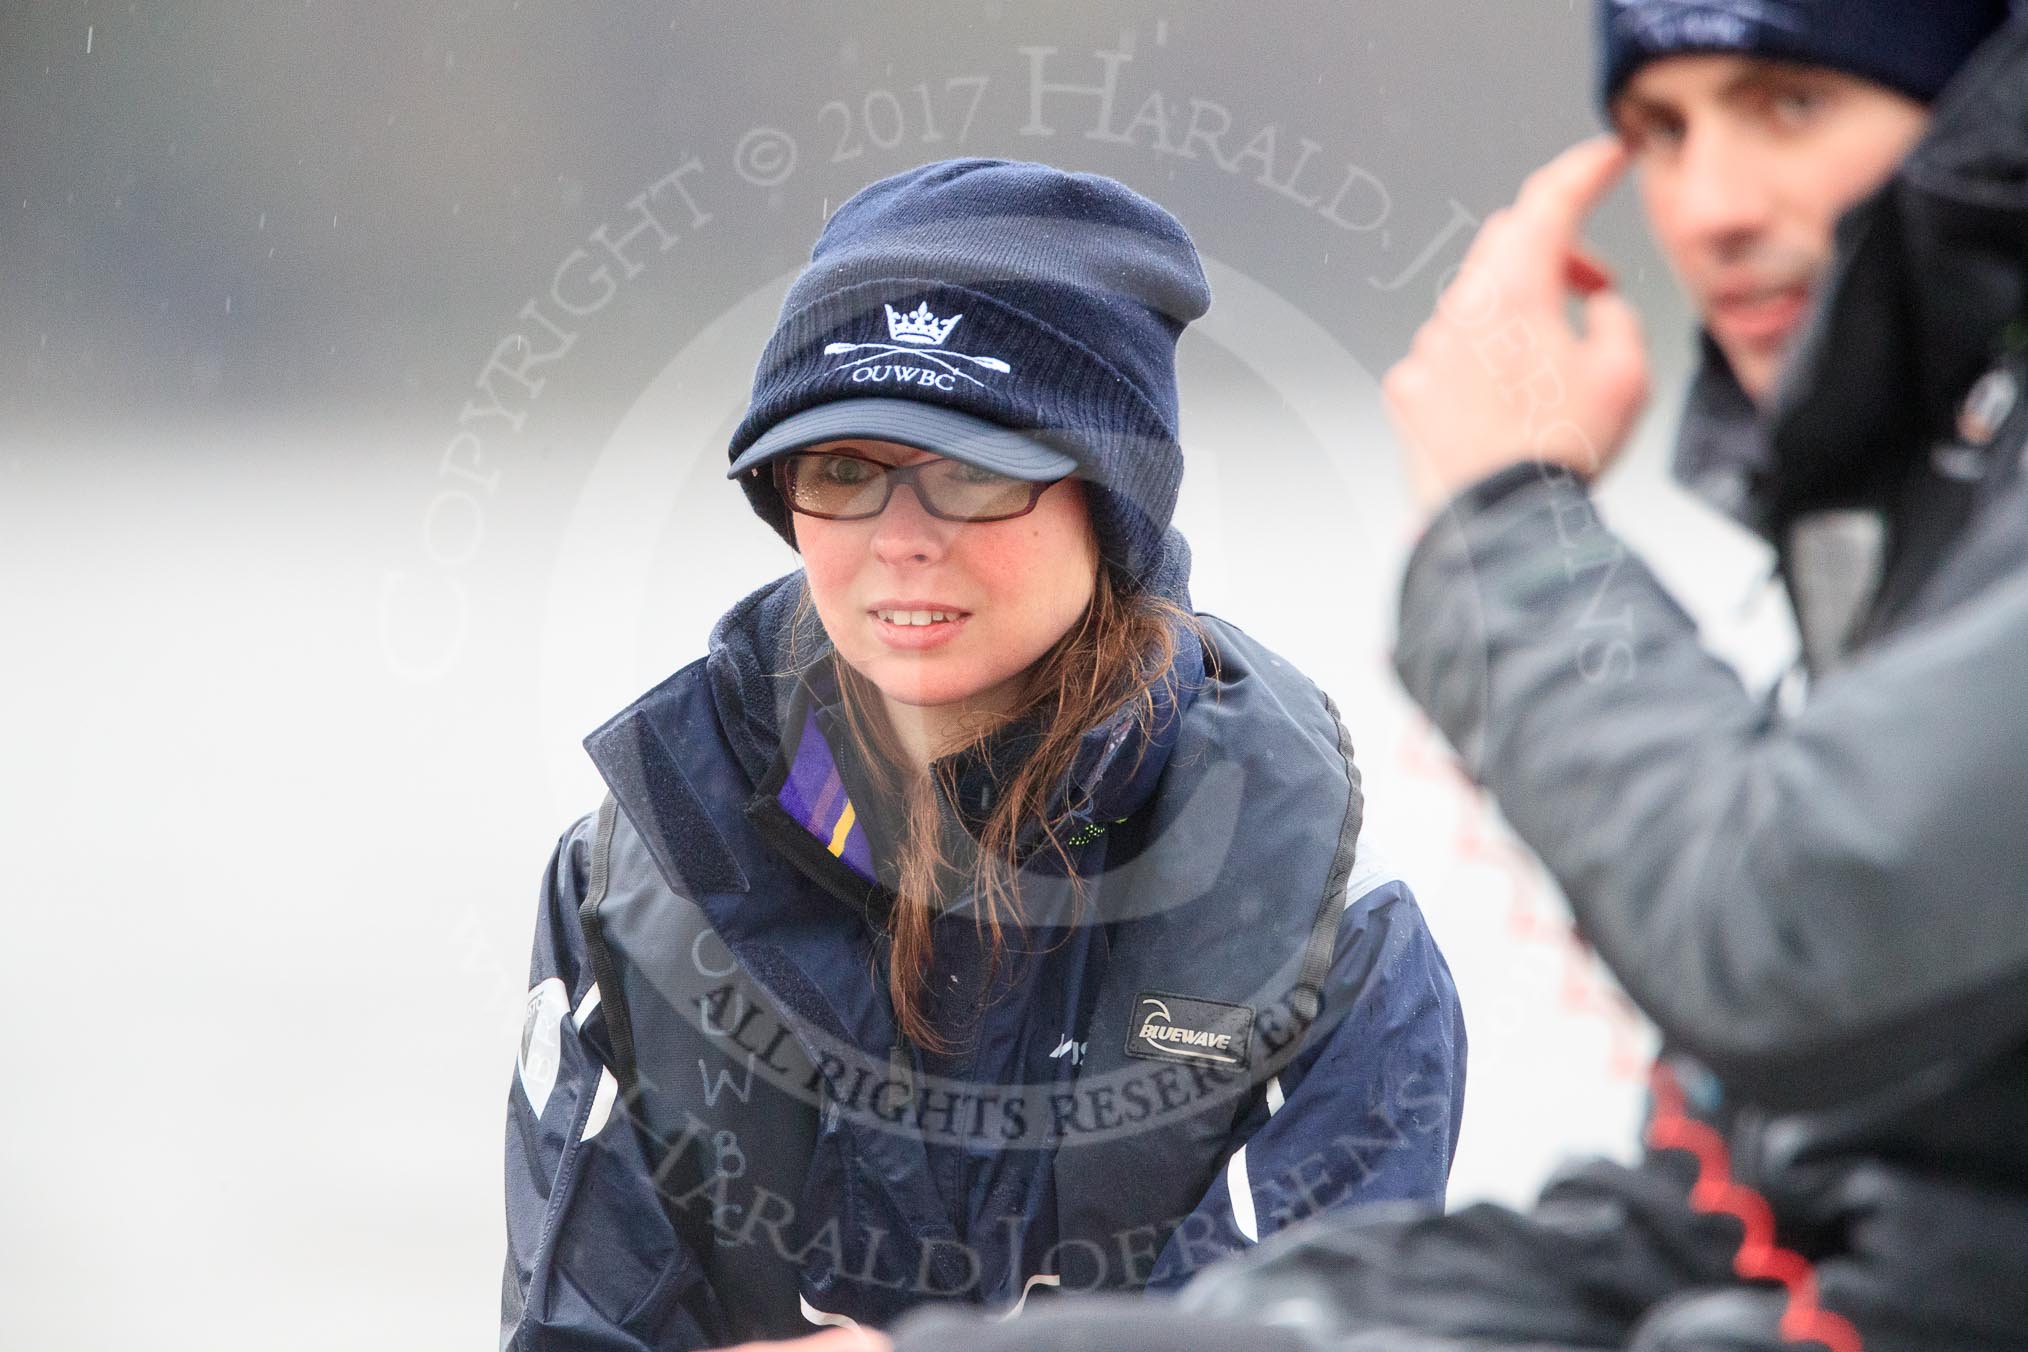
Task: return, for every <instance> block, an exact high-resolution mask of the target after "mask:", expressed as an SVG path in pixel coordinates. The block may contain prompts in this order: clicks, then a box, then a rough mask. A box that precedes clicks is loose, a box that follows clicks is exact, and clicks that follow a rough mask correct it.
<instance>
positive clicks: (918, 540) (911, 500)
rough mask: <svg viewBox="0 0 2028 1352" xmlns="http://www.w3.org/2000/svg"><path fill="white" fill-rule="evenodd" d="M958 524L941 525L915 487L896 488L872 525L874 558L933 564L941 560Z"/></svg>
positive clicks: (907, 485) (890, 561)
mask: <svg viewBox="0 0 2028 1352" xmlns="http://www.w3.org/2000/svg"><path fill="white" fill-rule="evenodd" d="M957 524H958V523H957V522H954V521H939V520H937V518H935V517H933V516H931V515H930V514H929V512H928V510H926V509H925V508H924V507H923V505H922V497H921V495H920V494H919V493H918V491H917V489H916V486H915V485H914V484H897V485H896V486H895V489H894V493H893V496H891V497H889V498H888V500H887V506H886V507H885V508H883V509H882V510H881V513H880V516H879V518H878V519H877V520H875V522H874V524H873V554H874V557H875V558H877V559H879V560H880V561H881V562H882V563H931V562H934V561H935V560H937V559H939V558H942V557H943V554H944V551H945V549H947V548H948V547H949V545H950V538H951V532H952V531H954V530H955V529H956V528H957Z"/></svg>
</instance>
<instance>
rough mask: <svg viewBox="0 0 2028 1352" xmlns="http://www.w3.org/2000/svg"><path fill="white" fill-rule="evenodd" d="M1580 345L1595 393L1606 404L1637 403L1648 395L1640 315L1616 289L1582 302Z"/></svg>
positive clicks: (1602, 292)
mask: <svg viewBox="0 0 2028 1352" xmlns="http://www.w3.org/2000/svg"><path fill="white" fill-rule="evenodd" d="M1584 346H1585V351H1586V357H1587V360H1588V362H1589V365H1590V369H1591V378H1592V379H1593V380H1594V381H1595V382H1597V384H1598V386H1599V393H1600V394H1601V395H1602V396H1604V398H1605V399H1606V400H1607V401H1608V402H1610V403H1617V404H1625V405H1630V406H1638V405H1639V404H1641V403H1643V402H1645V401H1646V399H1647V396H1648V349H1647V343H1646V342H1645V341H1644V340H1643V338H1642V337H1641V317H1640V315H1639V314H1638V313H1637V312H1636V311H1635V309H1634V307H1633V306H1631V305H1629V304H1627V301H1626V297H1624V296H1622V295H1620V293H1619V292H1617V291H1600V292H1598V293H1596V294H1595V295H1592V296H1590V297H1588V298H1586V300H1585V302H1584Z"/></svg>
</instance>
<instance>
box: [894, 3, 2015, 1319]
mask: <svg viewBox="0 0 2028 1352" xmlns="http://www.w3.org/2000/svg"><path fill="white" fill-rule="evenodd" d="M2006 9H2007V6H2006V5H2005V4H2003V3H2000V0H1701V2H1700V0H1601V2H1600V4H1599V13H1600V20H1601V33H1602V56H1603V62H1602V66H1603V82H1602V95H1603V99H1604V103H1605V107H1606V110H1607V113H1608V116H1609V118H1610V121H1611V124H1612V127H1613V131H1614V135H1613V136H1611V137H1607V138H1600V139H1598V140H1596V141H1592V142H1588V143H1585V144H1583V145H1580V146H1577V147H1575V148H1573V149H1572V150H1571V151H1569V152H1567V153H1566V154H1564V155H1563V156H1561V157H1560V158H1558V159H1557V160H1556V161H1554V162H1553V163H1551V164H1550V165H1548V166H1547V167H1545V168H1544V169H1542V170H1541V171H1539V172H1538V173H1536V174H1535V175H1534V176H1533V177H1531V178H1530V179H1529V181H1528V183H1527V184H1526V186H1525V187H1524V188H1523V190H1522V192H1521V194H1520V197H1519V199H1518V200H1517V201H1516V202H1515V204H1514V205H1513V206H1512V207H1510V208H1508V209H1507V210H1505V211H1502V212H1498V213H1496V214H1495V215H1494V216H1493V217H1492V218H1491V219H1489V220H1488V221H1487V222H1486V225H1485V227H1484V229H1483V231H1482V233H1481V234H1480V236H1479V238H1478V240H1477V241H1476V242H1475V244H1474V246H1473V248H1472V250H1471V252H1470V254H1469V256H1468V257H1467V260H1466V262H1465V264H1464V265H1463V267H1462V268H1461V269H1460V272H1459V275H1458V278H1457V280H1456V282H1455V284H1454V285H1453V286H1452V287H1451V288H1450V290H1449V291H1448V292H1447V294H1446V295H1445V297H1444V298H1443V301H1442V302H1441V303H1440V305H1439V307H1438V310H1437V313H1436V315H1435V316H1434V317H1433V318H1432V319H1431V320H1430V322H1429V323H1428V324H1427V325H1425V326H1424V328H1423V330H1422V331H1421V333H1420V334H1419V335H1418V336H1417V338H1416V341H1415V345H1414V348H1413V350H1412V351H1411V353H1410V354H1409V356H1408V357H1407V358H1406V359H1405V360H1404V361H1403V362H1402V363H1401V364H1400V365H1399V366H1398V367H1396V368H1395V370H1394V371H1393V372H1391V373H1390V374H1389V376H1388V379H1387V382H1386V395H1387V399H1388V403H1389V406H1390V410H1391V412H1392V414H1393V416H1394V418H1395V421H1396V424H1397V427H1398V429H1399V431H1400V432H1401V434H1402V438H1403V440H1404V442H1405V443H1406V445H1407V447H1408V448H1409V450H1410V453H1411V460H1412V464H1413V467H1414V471H1415V474H1416V476H1417V477H1418V479H1419V480H1420V482H1421V485H1422V489H1423V491H1424V493H1425V496H1426V498H1427V499H1428V500H1429V501H1430V502H1431V503H1432V504H1434V503H1439V502H1447V503H1448V506H1446V507H1445V508H1444V509H1443V511H1442V512H1441V514H1440V515H1439V516H1438V517H1437V519H1436V521H1435V522H1434V524H1433V525H1432V526H1431V528H1430V529H1429V531H1428V533H1427V534H1426V535H1425V536H1424V538H1423V540H1422V541H1421V543H1420V544H1419V545H1418V547H1417V549H1416V551H1415V553H1414V556H1413V558H1412V559H1411V562H1410V565H1409V568H1408V572H1407V576H1406V579H1405V582H1404V587H1403V595H1402V601H1401V636H1400V642H1399V646H1398V652H1397V665H1398V668H1399V670H1400V673H1401V676H1402V679H1403V681H1404V683H1405V684H1406V686H1407V688H1408V690H1409V692H1410V693H1411V694H1412V695H1413V696H1414V697H1415V698H1416V699H1417V700H1418V701H1419V702H1420V703H1421V704H1422V705H1423V707H1424V708H1425V709H1426V710H1428V711H1429V713H1430V715H1431V717H1432V718H1433V719H1434V720H1435V722H1436V723H1437V725H1438V726H1439V727H1441V728H1442V730H1443V731H1444V733H1445V734H1446V735H1447V736H1448V737H1449V739H1450V740H1451V743H1452V745H1453V746H1455V747H1456V748H1457V750H1458V752H1459V754H1460V756H1461V757H1462V758H1463V760H1464V762H1465V764H1466V766H1467V768H1468V769H1469V770H1470V771H1471V773H1472V774H1473V775H1474V777H1475V778H1476V779H1478V780H1479V781H1480V782H1481V783H1483V784H1484V785H1486V786H1487V787H1488V788H1489V789H1490V790H1491V791H1492V792H1493V793H1494V794H1495V796H1496V797H1497V798H1498V800H1499V803H1500V806H1501V808H1502V810H1503V811H1504V812H1505V814H1506V816H1507V818H1508V819H1509V821H1510V822H1512V823H1513V825H1514V827H1515V829H1516V830H1517V831H1518V832H1519V833H1520V834H1521V835H1522V836H1523V837H1524V838H1525V839H1526V840H1527V841H1528V843H1529V844H1530V845H1531V846H1532V847H1533V848H1534V849H1535V850H1536V851H1537V852H1538V853H1539V854H1540V855H1541V856H1542V858H1543V860H1544V861H1545V862H1546V863H1547V864H1548V866H1549V868H1550V869H1551V870H1552V872H1553V873H1554V874H1555V875H1556V877H1557V878H1558V880H1559V881H1560V882H1561V884H1562V885H1563V887H1564V889H1565V891H1566V892H1567V893H1568V895H1569V898H1570V901H1571V904H1572V907H1573V909H1574V910H1575V913H1576V917H1577V921H1578V925H1579V927H1580V929H1581V930H1582V932H1583V933H1584V934H1585V936H1586V937H1587V938H1588V939H1589V940H1590V942H1591V943H1593V944H1594V945H1595V946H1596V947H1597V949H1598V951H1599V953H1600V954H1601V956H1602V957H1603V958H1604V960H1605V961H1606V962H1607V963H1608V964H1609V965H1610V966H1611V967H1612V969H1613V971H1614V972H1615V973H1616V974H1617V976H1618V977H1619V979H1620V980H1621V981H1622V982H1623V983H1624V985H1625V986H1626V988H1627V990H1628V992H1629V993H1630V994H1631V995H1632V996H1633V998H1634V999H1635V1001H1636V1002H1638V1003H1639V1004H1640V1005H1641V1006H1642V1008H1643V1009H1644V1010H1646V1011H1647V1013H1648V1014H1649V1015H1650V1016H1651V1017H1652V1018H1653V1019H1654V1021H1655V1023H1656V1024H1657V1025H1658V1026H1659V1028H1660V1030H1661V1032H1662V1035H1663V1039H1664V1052H1663V1055H1662V1058H1661V1060H1660V1061H1659V1062H1658V1065H1657V1067H1656V1071H1655V1076H1654V1092H1653V1103H1652V1113H1651V1117H1650V1120H1649V1122H1648V1125H1647V1127H1646V1131H1645V1140H1644V1145H1645V1147H1646V1152H1645V1154H1644V1156H1643V1157H1642V1159H1641V1161H1640V1162H1639V1164H1638V1165H1636V1166H1634V1167H1630V1168H1628V1167H1620V1166H1617V1165H1612V1164H1608V1163H1604V1162H1595V1163H1591V1164H1587V1165H1583V1166H1580V1167H1578V1168H1575V1169H1572V1170H1569V1171H1567V1172H1566V1173H1564V1174H1563V1175H1561V1176H1559V1177H1558V1178H1557V1179H1555V1180H1553V1181H1552V1182H1551V1183H1550V1185H1549V1186H1548V1188H1547V1189H1546V1190H1545V1192H1544V1193H1543V1195H1542V1198H1541V1199H1540V1201H1539V1202H1538V1203H1537V1204H1536V1206H1535V1207H1534V1208H1533V1209H1532V1210H1530V1211H1527V1212H1522V1213H1517V1212H1514V1211H1510V1210H1506V1209H1504V1208H1498V1207H1492V1206H1479V1207H1473V1208H1469V1209H1467V1210H1464V1211H1462V1212H1459V1213H1456V1214H1454V1215H1451V1216H1448V1217H1429V1216H1422V1217H1414V1216H1400V1215H1386V1214H1379V1213H1377V1212H1374V1211H1368V1212H1365V1213H1355V1214H1354V1215H1352V1216H1350V1217H1348V1218H1345V1219H1343V1220H1338V1221H1331V1222H1324V1223H1320V1224H1312V1225H1307V1226H1300V1227H1296V1228H1294V1229H1293V1230H1292V1231H1290V1232H1289V1233H1288V1234H1286V1235H1285V1236H1281V1237H1278V1238H1271V1239H1269V1240H1267V1241H1266V1242H1264V1243H1263V1244H1262V1246H1261V1248H1260V1249H1259V1250H1257V1251H1255V1252H1254V1253H1252V1254H1250V1255H1248V1256H1245V1257H1241V1258H1237V1259H1234V1260H1232V1261H1230V1262H1227V1263H1222V1264H1219V1265H1216V1266H1214V1267H1213V1268H1211V1269H1209V1270H1208V1271H1207V1272H1206V1273H1205V1274H1203V1275H1202V1276H1200V1277H1199V1278H1198V1279H1197V1280H1196V1281H1195V1282H1194V1283H1193V1284H1192V1285H1191V1286H1190V1287H1188V1288H1186V1290H1185V1292H1184V1293H1183V1295H1182V1296H1181V1298H1180V1300H1181V1308H1180V1310H1178V1311H1163V1310H1161V1309H1160V1308H1159V1307H1152V1306H1149V1305H1145V1304H1143V1305H1139V1306H1124V1305H1120V1304H1114V1303H1092V1304H1087V1305H1084V1306H1082V1307H1079V1306H1074V1305H1069V1304H1064V1305H1059V1306H1058V1307H1056V1308H1055V1309H1054V1310H1053V1311H1050V1312H1046V1313H1043V1314H1041V1315H1039V1316H1031V1317H1029V1318H1024V1320H1022V1321H1020V1322H1019V1323H1018V1324H1012V1325H1006V1326H1003V1327H1002V1328H1000V1329H997V1330H992V1331H988V1330H985V1329H969V1328H968V1329H966V1330H965V1336H966V1338H967V1340H968V1342H967V1345H968V1347H969V1348H970V1349H971V1352H990V1349H994V1348H998V1347H1003V1346H1005V1347H1017V1346H1018V1347H1089V1348H1094V1349H1097V1348H1144V1347H1145V1348H1150V1349H1152V1348H1156V1347H1161V1348H1170V1349H1194V1348H1206V1349H1209V1348H1228V1347H1230V1348H1237V1347H1247V1348H1269V1347H1283V1346H1286V1347H1311V1346H1320V1345H1321V1346H1331V1347H1334V1348H1340V1349H1346V1352H1350V1349H1381V1348H1385V1349H1390V1350H1392V1352H1421V1350H1429V1349H1464V1348H1475V1349H1520V1348H1531V1349H1551V1348H1579V1347H1582V1348H1622V1347H1628V1348H1639V1349H1643V1350H1644V1352H1655V1350H1657V1349H1690V1348H1696V1349H1719V1348H1727V1349H1764V1348H1777V1347H1786V1346H1800V1347H1806V1348H1807V1347H1823V1348H1827V1349H1831V1350H1832V1352H1854V1350H1856V1349H1862V1348H1864V1349H1872V1352H1897V1350H1900V1349H1908V1350H1910V1352H1913V1350H1914V1349H1923V1350H1924V1352H1944V1350H1945V1349H1997V1348H2002V1347H2014V1348H2018V1347H2020V1346H2022V1345H2023V1339H2024V1336H2028V1335H2024V1333H2023V1330H2028V1280H2024V1276H2028V815H2024V805H2028V483H2024V474H2023V469H2022V459H2023V446H2024V441H2028V413H2024V412H2023V411H2022V406H2023V405H2024V404H2028V400H2023V399H2021V398H2020V395H2021V394H2022V392H2023V390H2024V382H2028V327H2024V325H2023V322H2022V321H2023V320H2024V319H2028V24H2021V23H2016V24H2013V25H2011V26H2006V19H2007V15H2006ZM2003 26H2005V27H2004V31H2000V32H1997V35H1996V30H2002V29H2003ZM1975 51H1976V55H1975ZM1968 63H1969V64H1968ZM1946 85H1949V86H1950V87H1949V89H1948V90H1946V88H1945V87H1946ZM1630 165H1631V167H1632V168H1633V169H1634V170H1635V173H1636V177H1637V179H1638V181H1639V190H1640V196H1641V201H1642V205H1643V207H1644V209H1645V211H1646V214H1647V217H1648V220H1649V223H1650V225H1651V227H1652V229H1653V231H1654V234H1655V237H1656V239H1657V241H1658V243H1659V244H1660V246H1661V249H1662V251H1663V253H1664V254H1665V255H1666V256H1667V257H1668V259H1669V261H1670V263H1671V264H1672V266H1673V267H1674V269H1675V270H1676V272H1677V273H1678V275H1679V278H1680V280H1681V281H1682V283H1683V285H1684V287H1685V289H1686V291H1687V292H1688V294H1689V296H1690V299H1691V301H1692V303H1693V305H1694V307H1695V308H1696V310H1697V312H1698V314H1699V317H1700V319H1701V321H1702V325H1703V336H1704V367H1703V370H1702V372H1701V374H1700V375H1699V377H1698V380H1697V382H1696V384H1695V386H1694V388H1693V391H1692V394H1691V398H1690V405H1689V409H1688V413H1687V416H1686V418H1685V422H1684V427H1683V433H1682V438H1681V442H1680V445H1679V450H1678V457H1677V469H1678V472H1679V475H1680V476H1681V477H1682V478H1683V479H1684V480H1685V482H1686V483H1687V484H1689V486H1690V487H1692V488H1693V489H1694V490H1695V491H1697V492H1698V493H1700V494H1702V495H1703V496H1704V497H1705V498H1707V499H1708V500H1710V501H1712V502H1714V503H1716V504H1717V505H1718V506H1719V507H1720V508H1721V509H1722V510H1724V511H1726V512H1728V513H1730V514H1731V515H1732V516H1734V517H1735V518H1736V519H1738V520H1740V521H1742V522H1743V523H1745V524H1746V525H1748V526H1749V527H1750V528H1752V529H1753V530H1755V531H1757V532H1759V533H1760V534H1761V535H1762V536H1763V537H1764V538H1766V539H1767V540H1768V541H1769V542H1770V543H1771V544H1772V545H1773V547H1774V548H1775V551H1776V554H1777V557H1778V560H1779V564H1780V568H1781V573H1782V576H1783V579H1784V581H1785V582H1786V584H1787V587H1788V591H1789V594H1790V597H1791V599H1792V600H1793V602H1794V605H1795V609H1796V613H1797V618H1798V627H1799V631H1800V633H1801V636H1802V640H1803V658H1804V664H1805V668H1806V672H1807V678H1808V684H1809V686H1810V692H1809V698H1808V699H1807V701H1806V702H1804V703H1803V705H1802V707H1801V708H1800V709H1798V710H1796V711H1794V712H1793V713H1782V712H1779V711H1778V710H1777V709H1776V707H1775V706H1774V705H1773V703H1772V702H1771V701H1766V700H1760V699H1756V698H1754V697H1752V696H1750V695H1749V694H1748V693H1747V692H1746V691H1745V690H1744V689H1743V688H1742V687H1741V685H1740V683H1739V681H1738V679H1737V678H1736V677H1735V675H1734V674H1733V673H1732V671H1731V670H1730V669H1729V668H1727V667H1726V666H1725V665H1724V664H1722V663H1720V662H1719V661H1718V660H1716V659H1715V658H1713V657H1712V656H1710V655H1709V654H1708V653H1706V652H1705V650H1704V649H1703V648H1702V647H1701V646H1700V644H1699V642H1698V637H1697V633H1696V629H1695V626H1694V625H1693V623H1692V622H1691V620H1690V619H1689V618H1688V616H1687V615H1685V614H1684V612H1683V611H1682V610H1681V609H1680V608H1679V607H1678V606H1677V605H1676V604H1675V603H1674V602H1673V601H1672V600H1671V599H1670V597H1669V596H1668V595H1667V593H1666V592H1665V591H1664V590H1663V589H1662V587H1661V586H1660V584H1659V583H1658V582H1657V581H1656V579H1655V578H1654V576H1653V575H1652V574H1651V573H1650V572H1649V571H1648V569H1647V568H1646V567H1645V566H1644V565H1643V564H1642V563H1641V562H1640V561H1639V560H1638V559H1637V558H1636V557H1634V556H1633V555H1632V554H1631V553H1630V552H1629V551H1628V550H1627V548H1626V547H1625V546H1624V545H1623V544H1622V543H1621V542H1620V541H1619V539H1618V538H1617V537H1616V536H1615V535H1614V534H1613V533H1612V532H1611V531H1610V530H1609V529H1607V528H1606V526H1605V525H1604V524H1603V523H1602V522H1601V521H1600V519H1599V517H1598V515H1597V514H1596V512H1595V510H1594V507H1593V504H1592V501H1591V498H1590V496H1589V493H1588V490H1587V484H1588V482H1589V481H1590V480H1591V478H1592V477H1593V476H1595V475H1596V474H1597V473H1598V472H1600V471H1601V470H1603V469H1605V468H1606V467H1607V466H1609V465H1610V464H1611V463H1612V461H1613V460H1614V458H1615V457H1616V456H1617V455H1618V454H1619V452H1620V449H1621V447H1622V446H1623V444H1624V443H1625V441H1626V439H1627V435H1628V433H1629V430H1630V429H1631V427H1632V426H1633V424H1634V422H1635V420H1636V418H1637V417H1638V415H1639V414H1640V412H1641V410H1642V407H1643V404H1644V402H1645V400H1646V392H1647V383H1648V377H1647V363H1646V358H1645V356H1644V353H1643V348H1642V344H1641V339H1640V336H1639V329H1638V325H1637V322H1636V318H1635V316H1634V315H1633V313H1632V311H1631V310H1630V309H1629V308H1628V306H1627V305H1626V303H1625V302H1624V301H1623V300H1621V299H1620V298H1619V297H1618V296H1617V294H1616V293H1615V292H1614V291H1613V289H1612V283H1611V277H1610V274H1609V273H1608V272H1607V270H1606V269H1605V268H1604V267H1603V266H1602V265H1601V264H1599V263H1598V262H1597V261H1596V260H1594V259H1592V258H1591V257H1590V256H1589V255H1588V254H1587V253H1586V252H1585V251H1584V250H1583V248H1582V247H1581V246H1580V244H1579V235H1580V231H1581V228H1582V225H1583V222H1584V220H1585V218H1586V217H1587V215H1588V214H1589V213H1590V211H1591V210H1592V208H1593V207H1594V205H1595V204H1596V203H1597V202H1598V201H1599V199H1600V198H1601V197H1603V196H1604V194H1605V193H1606V192H1607V191H1608V190H1609V189H1610V187H1611V185H1612V184H1613V183H1614V181H1615V180H1616V179H1617V178H1618V177H1619V176H1620V175H1621V174H1622V172H1623V171H1624V170H1626V169H1627V168H1628V167H1629V166H1630ZM1841 215H1842V216H1843V217H1844V219H1843V222H1842V225H1841V224H1840V223H1839V222H1840V217H1841ZM1574 301H1575V302H1577V303H1578V308H1579V309H1581V316H1580V318H1579V320H1578V322H1576V323H1573V322H1572V320H1571V318H1570V317H1569V314H1568V311H1569V310H1570V309H1571V308H1572V303H1573V302H1574ZM1259 1186H1263V1187H1271V1186H1273V1180H1263V1181H1262V1182H1261V1184H1260V1185H1259ZM955 1332H956V1330H954V1329H953V1328H952V1327H951V1326H950V1325H948V1324H944V1325H939V1324H937V1323H934V1322H930V1321H925V1322H924V1323H922V1324H918V1325H909V1326H905V1328H904V1332H903V1336H902V1339H901V1345H902V1347H903V1348H904V1349H909V1348H914V1347H917V1346H922V1347H928V1346H932V1345H936V1344H937V1343H938V1342H939V1341H940V1340H943V1339H947V1338H949V1337H950V1336H952V1335H953V1334H954V1333H955Z"/></svg>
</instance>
